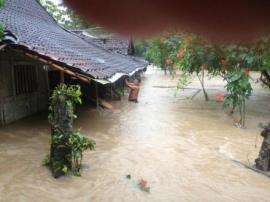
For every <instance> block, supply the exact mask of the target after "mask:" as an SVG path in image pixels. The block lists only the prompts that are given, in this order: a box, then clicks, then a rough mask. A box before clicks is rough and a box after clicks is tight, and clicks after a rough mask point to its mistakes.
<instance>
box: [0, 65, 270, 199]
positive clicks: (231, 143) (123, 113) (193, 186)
mask: <svg viewBox="0 0 270 202" xmlns="http://www.w3.org/2000/svg"><path fill="white" fill-rule="evenodd" d="M175 84H176V82H175V81H172V80H171V79H170V78H169V77H165V76H164V75H163V74H162V73H161V72H159V71H157V70H150V71H149V72H148V73H147V74H146V75H145V78H144V80H143V84H142V89H141V94H140V102H139V103H138V104H134V103H129V102H127V98H126V97H124V98H123V100H122V101H121V102H115V103H114V105H115V110H114V111H113V112H109V111H104V110H100V111H97V110H95V109H93V108H90V107H83V108H82V109H80V110H79V112H78V115H79V119H78V120H77V121H76V127H81V129H82V131H83V133H84V134H85V135H86V136H90V137H92V138H93V139H95V141H96V142H97V147H96V150H95V151H87V152H86V153H85V154H84V161H83V172H82V177H74V176H72V175H70V176H66V177H62V178H60V179H54V178H53V177H51V174H50V172H49V171H48V169H47V168H45V167H43V166H42V160H43V158H44V156H45V154H46V153H48V151H49V144H48V141H49V137H50V128H49V125H48V124H47V121H46V115H38V116H33V117H30V118H28V119H25V120H22V121H19V122H17V123H14V124H11V125H9V126H6V127H2V128H0V165H1V166H0V201H4V202H9V201H14V202H15V201H16V202H19V201H22V202H29V201H40V202H43V201H44V202H45V201H46V202H47V201H61V202H62V201H63V202H67V201H80V202H81V201H82V202H129V201H130V202H138V201H147V202H151V201H154V202H159V201H160V202H173V201H175V202H179V201H213V202H216V201H241V202H242V201H252V202H253V201H269V200H270V178H268V177H266V176H264V175H261V174H259V173H256V172H254V171H252V170H250V169H247V168H245V167H244V166H242V164H241V163H243V164H247V165H248V164H253V163H254V159H255V158H256V157H257V155H258V151H259V147H260V144H261V137H260V136H259V133H260V128H258V124H259V123H267V121H269V120H270V112H269V101H270V97H269V93H268V92H265V91H263V90H262V89H261V88H260V87H257V86H256V87H255V91H254V95H256V96H253V97H251V99H250V101H249V102H248V105H247V106H248V112H247V128H246V129H239V128H236V127H234V126H233V119H237V116H235V117H234V118H232V117H230V116H228V115H226V114H225V113H224V111H223V110H222V106H221V104H219V103H216V102H215V101H213V96H214V94H215V93H216V92H223V91H224V89H223V88H222V85H223V84H222V82H221V81H220V80H216V81H215V80H214V81H210V82H209V83H208V84H207V85H208V86H207V88H209V91H208V92H209V94H210V98H212V100H211V101H209V102H207V103H206V102H204V100H203V95H202V94H201V92H200V91H198V88H199V86H198V84H197V83H196V82H193V83H192V84H191V85H189V88H188V89H186V90H185V91H180V92H178V93H177V94H175V89H174V88H170V86H174V85H175ZM161 86H163V87H161ZM166 86H167V87H168V88H165V87H166ZM256 146H257V147H256ZM238 162H241V163H238ZM126 175H131V179H127V178H126ZM140 179H144V180H146V181H147V182H148V184H149V186H150V193H145V192H143V191H141V190H140V189H138V187H137V182H138V181H139V180H140Z"/></svg>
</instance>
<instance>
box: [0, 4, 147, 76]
mask: <svg viewBox="0 0 270 202" xmlns="http://www.w3.org/2000/svg"><path fill="white" fill-rule="evenodd" d="M0 21H1V22H2V23H3V24H4V27H5V29H6V30H9V31H10V32H11V33H12V34H13V35H15V36H16V38H17V41H18V42H17V45H18V46H19V45H20V46H24V47H26V48H28V49H29V50H31V51H34V52H36V53H38V54H39V55H41V56H46V57H49V58H50V59H52V60H54V61H56V62H60V63H61V64H63V65H65V66H66V67H67V68H68V67H70V68H71V69H72V70H73V71H74V69H75V70H76V71H78V72H80V73H83V74H87V75H89V76H92V77H94V78H97V79H108V78H110V77H112V76H113V75H115V74H117V73H123V74H130V73H131V72H134V71H135V70H138V69H143V68H145V67H146V63H144V62H141V61H139V60H136V59H133V58H131V57H127V56H123V55H121V54H116V53H113V52H111V51H108V50H105V49H103V48H102V47H99V46H97V45H96V44H94V43H91V42H89V41H85V40H84V39H82V38H81V37H79V36H77V35H76V34H74V33H72V32H69V31H67V30H65V29H63V28H62V27H60V26H59V25H58V24H57V23H56V21H55V20H54V19H53V18H52V17H51V16H50V15H49V14H48V13H47V12H46V11H45V9H44V8H43V7H42V6H41V5H40V4H39V3H38V2H37V1H36V0H6V3H5V7H4V8H3V9H1V10H0Z"/></svg>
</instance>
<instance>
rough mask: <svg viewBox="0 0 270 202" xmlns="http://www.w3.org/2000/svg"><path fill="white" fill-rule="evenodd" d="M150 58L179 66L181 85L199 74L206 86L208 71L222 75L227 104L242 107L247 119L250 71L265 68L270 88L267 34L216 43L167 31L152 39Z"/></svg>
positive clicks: (159, 63)
mask: <svg viewBox="0 0 270 202" xmlns="http://www.w3.org/2000/svg"><path fill="white" fill-rule="evenodd" d="M146 59H148V60H149V61H150V62H152V63H153V64H155V65H157V66H158V67H162V68H164V67H165V66H166V68H168V69H169V70H170V72H171V73H172V74H173V72H175V71H177V70H179V71H181V72H182V74H181V75H182V76H181V77H180V79H179V83H178V87H179V88H183V87H184V86H185V84H187V83H188V78H190V77H191V75H193V74H195V75H196V76H197V77H198V79H199V80H200V83H201V85H202V89H203V92H204V94H205V98H206V100H207V98H208V96H207V93H206V91H205V89H204V75H205V71H207V75H208V76H209V77H212V76H217V75H219V76H222V77H223V78H224V79H225V81H227V85H226V86H225V87H226V89H227V91H228V95H227V96H226V98H225V100H224V102H225V103H224V106H230V107H232V108H233V109H235V108H236V107H239V109H240V114H241V117H242V118H241V119H244V116H242V115H243V114H244V110H245V99H247V98H249V96H250V94H251V92H252V88H251V85H250V79H249V76H248V74H249V71H250V70H251V71H261V74H262V76H261V78H260V80H261V81H262V83H263V84H264V85H266V86H268V87H269V88H270V74H269V72H270V39H269V37H263V38H261V39H259V40H258V41H256V42H250V43H249V44H244V43H231V44H222V43H219V44H215V43H212V42H210V41H208V40H206V39H204V38H203V37H201V36H198V35H194V34H189V33H179V32H166V33H164V34H163V35H161V36H159V37H156V38H154V39H153V40H151V41H149V44H148V47H147V49H146Z"/></svg>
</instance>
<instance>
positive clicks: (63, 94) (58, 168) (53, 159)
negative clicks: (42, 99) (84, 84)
mask: <svg viewBox="0 0 270 202" xmlns="http://www.w3.org/2000/svg"><path fill="white" fill-rule="evenodd" d="M80 96H81V90H80V87H79V86H77V85H71V86H67V85H65V84H59V85H58V86H57V87H56V88H55V90H54V91H53V94H52V96H51V98H50V106H49V116H48V119H49V123H50V124H51V141H50V143H51V151H50V155H49V156H48V157H47V158H46V159H45V162H44V164H45V165H47V166H49V167H50V169H51V171H52V174H53V176H54V177H55V178H58V177H60V176H61V175H64V174H66V173H68V172H69V171H72V172H73V173H74V174H75V175H77V176H78V175H80V171H81V163H82V157H83V152H84V151H85V150H87V149H90V150H93V149H94V148H95V142H94V141H93V140H91V139H88V138H85V137H84V136H83V135H82V134H81V133H80V131H78V130H73V121H74V119H75V118H76V115H75V114H74V107H75V104H80V103H81V98H80Z"/></svg>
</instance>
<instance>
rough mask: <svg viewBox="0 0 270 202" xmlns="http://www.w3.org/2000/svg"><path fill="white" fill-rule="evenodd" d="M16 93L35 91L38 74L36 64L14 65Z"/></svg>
mask: <svg viewBox="0 0 270 202" xmlns="http://www.w3.org/2000/svg"><path fill="white" fill-rule="evenodd" d="M14 79H15V92H16V95H20V94H26V93H33V92H35V91H36V90H37V75H36V69H35V66H34V65H15V66H14Z"/></svg>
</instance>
